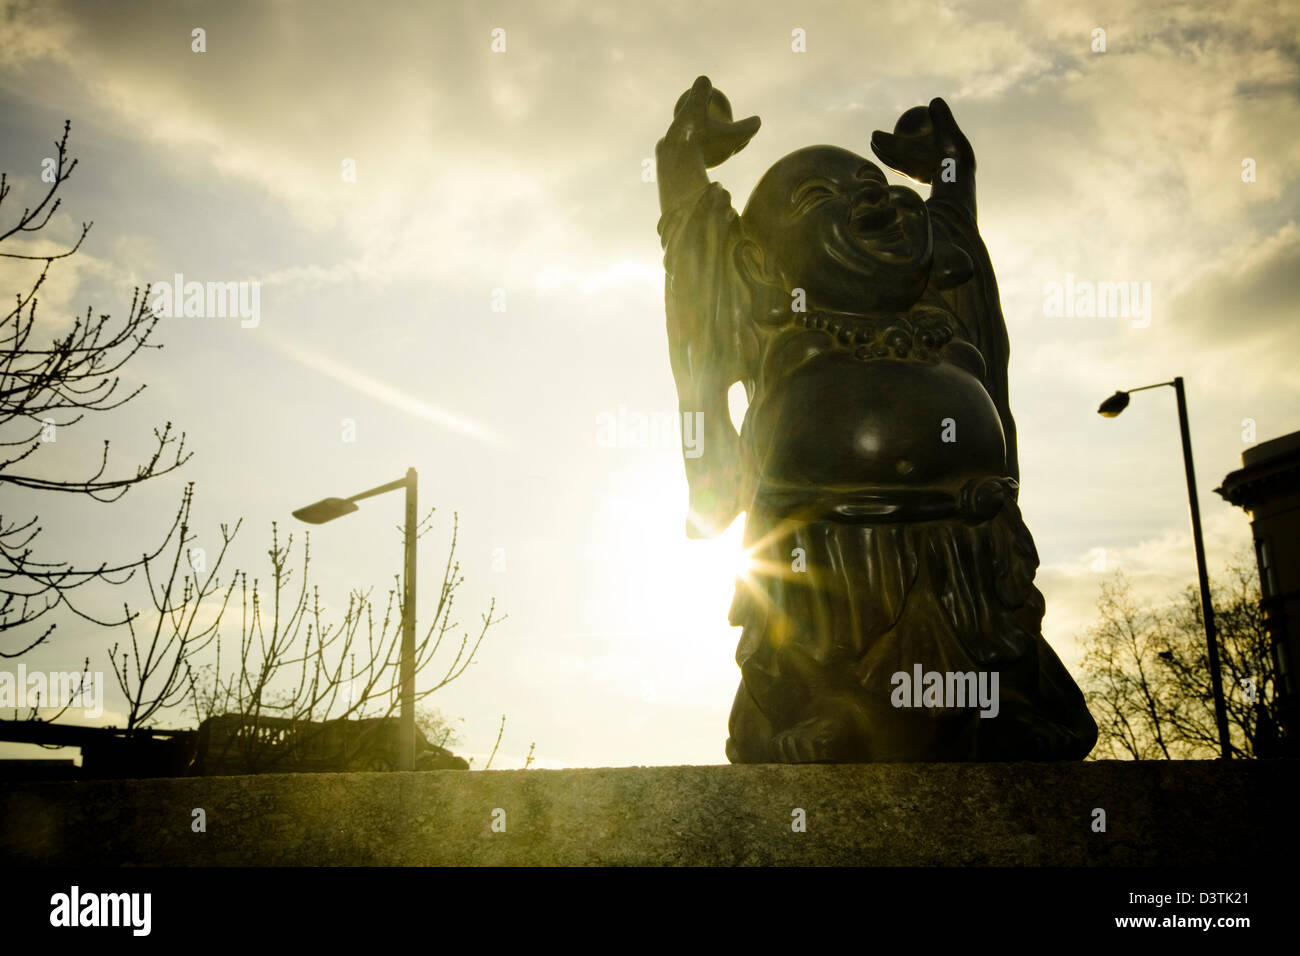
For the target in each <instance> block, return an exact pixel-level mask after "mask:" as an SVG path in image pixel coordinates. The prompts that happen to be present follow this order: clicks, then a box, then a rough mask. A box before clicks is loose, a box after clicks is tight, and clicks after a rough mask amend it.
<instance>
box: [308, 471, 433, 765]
mask: <svg viewBox="0 0 1300 956" xmlns="http://www.w3.org/2000/svg"><path fill="white" fill-rule="evenodd" d="M416 484H417V480H416V474H415V469H414V468H408V469H406V477H405V478H399V479H398V480H397V481H390V482H389V483H388V484H386V485H380V486H379V487H378V488H371V489H370V490H369V491H363V492H361V493H360V494H357V495H353V496H352V497H350V498H323V499H322V500H320V501H318V502H316V503H315V504H311V505H307V507H305V508H299V509H298V510H297V511H295V512H294V513H293V516H294V517H295V518H297V519H298V520H299V521H306V522H308V523H309V524H324V523H325V522H326V521H333V520H334V519H335V518H341V517H343V516H344V515H346V514H351V513H352V512H354V511H356V510H357V505H356V503H357V502H358V501H361V500H362V499H363V498H373V497H374V496H375V495H382V494H384V493H385V492H389V491H396V490H397V489H398V488H405V489H406V525H405V535H404V538H405V568H404V571H403V575H404V577H405V580H404V581H403V583H402V663H401V681H402V697H401V711H400V714H399V717H398V735H397V746H398V755H397V769H398V770H414V769H415V539H416V525H417V523H418V519H417V518H416Z"/></svg>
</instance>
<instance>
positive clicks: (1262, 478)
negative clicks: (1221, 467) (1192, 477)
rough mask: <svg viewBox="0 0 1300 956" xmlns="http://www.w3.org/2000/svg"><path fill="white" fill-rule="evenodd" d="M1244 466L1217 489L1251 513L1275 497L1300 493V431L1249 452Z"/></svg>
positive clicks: (1242, 457)
mask: <svg viewBox="0 0 1300 956" xmlns="http://www.w3.org/2000/svg"><path fill="white" fill-rule="evenodd" d="M1241 464H1242V467H1241V468H1239V469H1237V470H1236V471H1234V472H1231V473H1229V474H1228V475H1227V476H1226V477H1225V478H1224V479H1223V484H1222V485H1220V486H1219V487H1218V488H1215V489H1214V490H1215V491H1217V492H1218V493H1219V494H1220V495H1222V496H1223V497H1224V498H1226V499H1227V500H1228V501H1230V502H1232V504H1234V505H1237V506H1238V507H1241V508H1246V509H1248V510H1251V509H1254V508H1255V506H1256V505H1257V504H1259V503H1260V502H1261V501H1265V500H1267V499H1269V498H1272V497H1274V496H1275V495H1278V494H1283V493H1286V492H1292V493H1300V432H1292V433H1291V434H1289V435H1283V436H1282V437H1281V438H1274V439H1272V440H1271V441H1266V442H1260V443H1259V444H1258V445H1255V446H1254V447H1252V448H1248V449H1246V451H1244V452H1243V453H1242V455H1241Z"/></svg>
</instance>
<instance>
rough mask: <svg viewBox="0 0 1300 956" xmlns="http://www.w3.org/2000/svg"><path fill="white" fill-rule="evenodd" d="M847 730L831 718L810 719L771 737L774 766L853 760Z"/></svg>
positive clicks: (843, 724)
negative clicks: (775, 763) (778, 764)
mask: <svg viewBox="0 0 1300 956" xmlns="http://www.w3.org/2000/svg"><path fill="white" fill-rule="evenodd" d="M850 745H851V739H850V732H849V728H848V727H846V726H845V723H844V721H843V720H838V719H835V718H833V717H810V718H808V719H807V720H805V721H803V722H802V723H799V724H796V725H795V726H793V727H791V728H790V729H789V730H783V731H781V733H779V734H777V735H776V736H775V737H773V738H772V756H773V759H774V760H775V761H776V762H777V763H833V762H837V761H841V762H842V761H846V760H853V759H854V757H853V756H852V755H851V754H850V753H849V750H850Z"/></svg>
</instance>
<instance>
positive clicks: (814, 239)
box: [743, 146, 934, 312]
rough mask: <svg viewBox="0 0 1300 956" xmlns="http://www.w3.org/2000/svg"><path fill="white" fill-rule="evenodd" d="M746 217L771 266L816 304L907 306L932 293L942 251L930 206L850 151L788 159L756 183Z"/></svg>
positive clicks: (814, 150)
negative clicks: (933, 269)
mask: <svg viewBox="0 0 1300 956" xmlns="http://www.w3.org/2000/svg"><path fill="white" fill-rule="evenodd" d="M743 218H744V223H745V228H746V233H747V235H749V236H750V238H752V239H754V240H755V241H757V242H758V244H759V245H760V246H761V247H762V249H763V252H764V256H765V258H766V259H767V262H768V265H769V267H775V269H776V271H777V272H779V273H780V275H781V277H782V279H783V280H784V282H786V283H787V284H789V286H790V290H793V289H795V288H802V289H803V290H804V291H805V292H806V293H807V296H808V300H809V302H810V303H811V304H812V305H813V306H815V307H818V308H826V309H834V310H839V311H845V312H862V311H873V310H880V309H897V308H906V307H908V306H910V305H911V304H912V303H914V302H915V301H916V300H917V299H918V298H919V297H920V295H921V293H922V292H923V291H924V290H925V285H926V281H927V279H928V276H929V271H930V263H931V259H932V258H933V253H934V245H933V238H932V236H931V232H930V218H929V214H928V212H927V210H926V207H925V202H924V201H923V200H922V199H921V197H920V196H918V195H917V194H916V193H915V192H914V191H912V190H911V189H908V188H907V187H906V186H891V185H889V183H888V181H887V180H886V179H885V174H884V173H883V172H881V171H880V168H879V167H878V166H876V165H875V164H874V163H872V162H870V161H869V160H867V159H864V158H863V157H861V156H858V155H857V154H855V153H851V152H849V151H848V150H845V149H839V148H837V147H833V146H811V147H808V148H806V149H801V150H799V151H797V152H795V153H791V154H790V155H789V156H786V157H785V158H784V159H782V160H780V161H779V162H778V163H777V164H776V165H775V166H773V167H772V168H771V169H770V170H768V172H767V173H766V174H765V175H764V176H763V178H762V180H760V182H759V184H758V186H757V187H755V189H754V193H753V195H752V196H751V197H750V200H749V203H748V204H747V205H746V207H745V213H744V217H743ZM790 290H787V291H790Z"/></svg>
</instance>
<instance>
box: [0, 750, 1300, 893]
mask: <svg viewBox="0 0 1300 956" xmlns="http://www.w3.org/2000/svg"><path fill="white" fill-rule="evenodd" d="M1297 776H1298V774H1297V764H1295V763H1293V762H1268V763H1258V762H1234V763H1230V764H1229V763H1221V762H1218V761H1204V762H1201V761H1196V762H1164V761H1159V762H1147V763H1136V762H1129V761H1099V762H1093V763H1078V764H865V765H851V766H848V765H845V766H785V765H768V766H719V767H701V766H691V767H622V768H608V769H581V770H505V771H487V772H471V773H465V772H457V771H434V772H429V773H355V774H275V775H265V776H255V777H254V776H249V777H206V778H174V779H157V780H134V781H94V782H49V783H25V784H13V785H10V786H8V787H6V788H5V790H4V791H3V792H2V793H0V860H2V861H4V862H5V863H6V864H8V865H19V866H105V865H107V866H120V865H145V866H149V865H155V866H248V865H252V866H259V865H275V866H316V865H364V866H402V865H424V866H440V865H442V866H446V865H452V866H464V865H505V866H515V865H524V866H527V865H592V864H594V865H722V866H734V865H829V866H841V865H854V866H891V865H903V866H918V865H919V866H985V865H992V866H1022V865H1028V866H1179V867H1181V866H1198V865H1211V866H1228V865H1231V866H1233V867H1242V866H1249V865H1251V864H1253V863H1255V862H1263V861H1276V860H1277V859H1279V858H1282V859H1285V858H1286V857H1287V856H1288V855H1289V854H1294V853H1295V852H1296V851H1297V850H1298V849H1300V817H1298V816H1297V813H1296V811H1295V809H1294V800H1295V794H1296V783H1297ZM195 807H202V808H203V809H204V810H205V811H206V814H207V832H206V833H194V832H192V830H191V828H190V827H191V819H192V817H191V812H192V810H193V808H195ZM1098 807H1100V808H1102V809H1104V810H1105V811H1106V832H1105V833H1096V832H1093V829H1092V820H1093V809H1094V808H1098ZM496 808H501V809H503V810H504V811H505V826H506V829H505V832H503V833H494V832H493V831H492V820H493V811H494V810H495V809H496ZM794 808H802V809H803V810H804V811H805V812H806V817H807V831H806V832H803V833H795V832H792V830H791V822H792V819H793V817H792V810H793V809H794Z"/></svg>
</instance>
